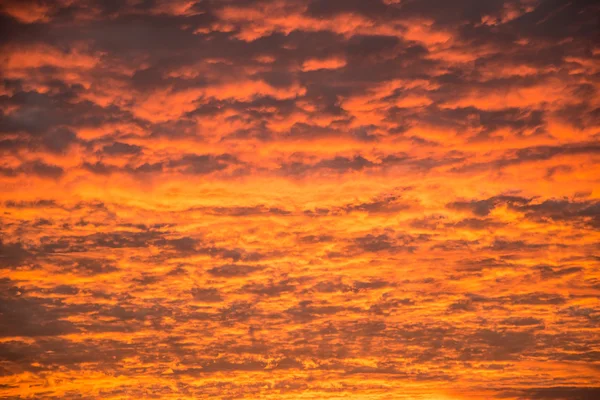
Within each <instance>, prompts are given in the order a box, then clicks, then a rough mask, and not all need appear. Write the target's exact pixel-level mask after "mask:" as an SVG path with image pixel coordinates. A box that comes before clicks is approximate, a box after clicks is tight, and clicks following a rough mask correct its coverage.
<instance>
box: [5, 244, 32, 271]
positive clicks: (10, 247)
mask: <svg viewBox="0 0 600 400" xmlns="http://www.w3.org/2000/svg"><path fill="white" fill-rule="evenodd" d="M31 256H32V254H31V252H30V251H28V250H27V249H26V248H25V247H24V246H23V244H22V243H20V242H12V243H6V242H4V241H3V240H1V239H0V266H2V267H4V268H10V267H20V266H22V265H23V264H25V263H26V261H27V260H28V259H30V257H31Z"/></svg>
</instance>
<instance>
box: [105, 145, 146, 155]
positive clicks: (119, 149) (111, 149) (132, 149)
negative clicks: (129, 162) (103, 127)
mask: <svg viewBox="0 0 600 400" xmlns="http://www.w3.org/2000/svg"><path fill="white" fill-rule="evenodd" d="M102 152H103V153H104V154H108V155H111V156H119V155H136V154H140V153H141V152H142V148H141V147H140V146H136V145H134V144H128V143H121V142H113V143H111V144H109V145H106V146H104V147H103V148H102Z"/></svg>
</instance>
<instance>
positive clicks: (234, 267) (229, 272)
mask: <svg viewBox="0 0 600 400" xmlns="http://www.w3.org/2000/svg"><path fill="white" fill-rule="evenodd" d="M263 268H264V267H262V266H256V265H242V264H223V265H220V266H218V267H213V268H210V269H208V270H207V271H206V272H208V273H209V274H210V275H213V276H217V277H220V278H233V277H236V276H246V275H249V274H251V273H253V272H256V271H259V270H261V269H263Z"/></svg>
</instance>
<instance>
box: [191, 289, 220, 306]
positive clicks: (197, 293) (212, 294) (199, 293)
mask: <svg viewBox="0 0 600 400" xmlns="http://www.w3.org/2000/svg"><path fill="white" fill-rule="evenodd" d="M192 297H193V298H194V300H198V301H203V302H206V303H218V302H220V301H223V296H221V293H219V290H218V289H216V288H194V289H192Z"/></svg>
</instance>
